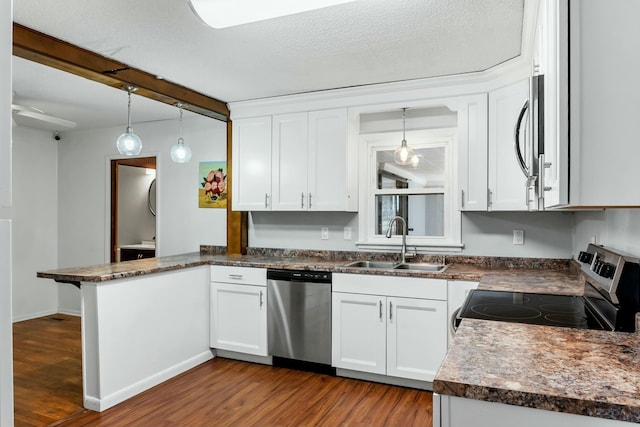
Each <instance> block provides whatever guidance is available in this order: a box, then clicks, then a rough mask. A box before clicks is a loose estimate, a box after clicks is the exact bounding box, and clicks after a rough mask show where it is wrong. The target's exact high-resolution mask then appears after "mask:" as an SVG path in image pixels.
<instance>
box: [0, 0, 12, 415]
mask: <svg viewBox="0 0 640 427" xmlns="http://www.w3.org/2000/svg"><path fill="white" fill-rule="evenodd" d="M12 31H13V2H12V1H11V0H9V1H3V2H0V105H3V106H5V107H4V108H2V109H0V425H2V426H11V425H13V339H12V338H13V337H12V322H11V311H12V309H11V228H12V224H11V221H10V220H8V219H6V218H7V216H5V215H6V213H5V212H4V211H3V209H2V208H9V207H10V206H11V109H10V108H8V105H10V103H11V53H12V51H13V47H12V34H13V33H12Z"/></svg>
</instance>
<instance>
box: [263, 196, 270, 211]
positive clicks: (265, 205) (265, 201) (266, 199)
mask: <svg viewBox="0 0 640 427" xmlns="http://www.w3.org/2000/svg"><path fill="white" fill-rule="evenodd" d="M264 207H265V208H268V207H269V193H264Z"/></svg>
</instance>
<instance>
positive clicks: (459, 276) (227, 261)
mask: <svg viewBox="0 0 640 427" xmlns="http://www.w3.org/2000/svg"><path fill="white" fill-rule="evenodd" d="M392 256H394V255H393V254H392ZM372 257H373V258H376V257H377V259H378V260H380V259H386V260H389V259H392V260H395V258H389V254H367V253H361V252H332V251H327V252H316V251H290V250H261V249H257V250H254V251H253V252H252V253H250V254H248V255H224V254H216V253H215V251H203V250H201V251H200V252H193V253H187V254H181V255H175V256H167V257H158V258H146V259H140V260H133V261H125V262H119V263H112V264H100V265H94V266H88V267H74V268H62V269H57V270H49V271H42V272H38V273H37V276H38V277H40V278H46V279H54V280H56V281H59V282H68V283H73V284H76V285H78V286H79V284H80V282H106V281H109V280H117V279H125V278H129V277H137V276H143V275H147V274H154V273H161V272H164V271H172V270H179V269H183V268H190V267H197V266H200V265H232V266H238V267H256V268H279V269H290V270H311V271H329V272H333V273H358V274H377V275H389V276H412V277H432V278H439V279H447V280H465V281H480V279H482V278H483V277H487V274H491V273H493V274H495V275H496V276H495V277H496V278H499V277H503V278H504V277H513V278H515V279H517V278H522V277H529V276H531V283H532V284H533V283H534V282H535V275H536V274H537V275H539V273H535V272H536V271H539V269H540V268H542V269H544V270H545V271H546V273H545V275H547V273H548V275H549V276H548V277H553V280H551V281H552V282H554V283H555V284H556V286H557V287H561V285H562V282H563V281H564V280H567V278H569V277H571V273H570V269H569V268H568V265H569V262H568V260H562V259H547V260H544V259H543V260H540V259H529V258H491V257H464V256H458V257H455V256H450V257H447V259H446V262H447V265H448V267H447V269H446V270H444V271H443V272H428V271H418V270H391V269H376V268H358V267H346V264H348V263H350V262H352V261H355V260H360V259H371V258H372ZM381 257H386V258H381ZM415 261H416V262H433V263H437V262H441V261H442V256H423V257H421V258H420V259H417V260H415ZM502 273H504V275H503V276H501V274H502ZM496 281H497V282H498V281H499V279H496ZM538 282H539V280H538ZM496 286H497V285H496ZM503 286H504V285H503Z"/></svg>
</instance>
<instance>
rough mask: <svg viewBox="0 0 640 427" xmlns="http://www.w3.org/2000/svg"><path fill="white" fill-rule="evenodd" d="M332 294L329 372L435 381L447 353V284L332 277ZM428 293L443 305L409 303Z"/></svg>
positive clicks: (431, 301)
mask: <svg viewBox="0 0 640 427" xmlns="http://www.w3.org/2000/svg"><path fill="white" fill-rule="evenodd" d="M404 281H407V282H406V283H404ZM401 284H403V285H401ZM367 288H368V289H370V290H377V291H383V292H381V293H380V294H375V295H373V294H367V293H364V292H366V290H365V289H367ZM394 288H395V289H394ZM416 288H421V289H416ZM429 288H432V289H429ZM333 289H334V293H333V301H332V303H333V305H332V334H333V340H332V365H333V366H335V367H336V368H342V369H349V370H354V371H360V372H367V373H372V374H380V375H388V376H393V377H398V378H409V379H414V380H420V381H433V378H434V377H435V374H436V371H437V370H438V368H439V367H440V364H441V363H442V360H443V358H444V355H445V353H446V351H447V332H446V331H447V329H446V323H447V302H446V281H444V280H442V281H441V280H439V279H417V278H400V277H389V276H367V275H346V274H334V276H333ZM344 289H351V290H353V291H354V292H341V291H340V290H344ZM336 290H338V291H339V292H336ZM431 290H433V291H435V293H436V294H437V297H438V298H442V299H440V300H436V299H427V298H413V297H411V293H412V292H416V294H418V296H421V297H422V296H425V295H424V294H425V293H426V294H429V293H430V291H431ZM442 290H444V293H442ZM394 293H396V295H399V296H395V295H393V294H394ZM385 294H386V295H385ZM420 294H422V295H420ZM442 295H444V297H442Z"/></svg>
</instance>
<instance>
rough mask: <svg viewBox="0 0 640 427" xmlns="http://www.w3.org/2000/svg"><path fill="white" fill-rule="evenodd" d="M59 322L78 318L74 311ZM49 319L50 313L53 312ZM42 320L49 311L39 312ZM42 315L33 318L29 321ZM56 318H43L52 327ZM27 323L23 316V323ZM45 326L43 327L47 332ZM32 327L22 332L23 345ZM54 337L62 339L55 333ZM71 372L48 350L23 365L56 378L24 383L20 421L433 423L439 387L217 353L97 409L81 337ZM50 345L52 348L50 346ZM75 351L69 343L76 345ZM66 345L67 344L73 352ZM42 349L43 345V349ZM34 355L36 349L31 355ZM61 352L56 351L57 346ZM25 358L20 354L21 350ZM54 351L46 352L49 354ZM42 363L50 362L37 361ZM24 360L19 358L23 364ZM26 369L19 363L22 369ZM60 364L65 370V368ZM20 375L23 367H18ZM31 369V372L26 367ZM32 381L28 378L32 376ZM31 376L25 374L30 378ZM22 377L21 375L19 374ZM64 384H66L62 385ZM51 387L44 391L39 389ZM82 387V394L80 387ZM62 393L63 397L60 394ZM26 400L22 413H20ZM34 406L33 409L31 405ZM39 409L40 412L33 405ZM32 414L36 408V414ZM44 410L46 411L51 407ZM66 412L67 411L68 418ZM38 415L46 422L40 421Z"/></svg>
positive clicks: (99, 423)
mask: <svg viewBox="0 0 640 427" xmlns="http://www.w3.org/2000/svg"><path fill="white" fill-rule="evenodd" d="M53 318H64V319H65V320H64V321H58V324H65V323H66V324H69V325H70V324H71V323H72V321H73V318H71V319H68V318H67V317H66V316H61V315H56V316H53ZM45 319H46V318H45ZM37 321H38V322H40V321H41V319H37ZM29 322H36V321H28V322H23V323H29ZM54 322H56V321H55V320H51V319H49V320H42V321H41V323H42V324H43V325H44V326H40V327H45V326H48V325H49V324H51V323H54ZM18 325H19V324H16V326H18ZM39 333H40V332H38V334H39ZM24 339H25V337H24V335H23V336H22V337H21V336H17V337H14V340H15V341H16V344H15V346H20V345H21V344H20V341H22V340H24ZM50 340H51V341H54V342H57V341H60V342H62V341H63V340H62V339H59V340H58V339H56V338H53V337H51V338H50ZM79 341H80V340H79V330H78V338H77V342H76V343H75V344H73V345H68V347H69V348H72V347H74V346H75V349H76V350H77V354H76V355H75V357H76V362H75V364H72V363H71V362H70V361H67V362H66V363H67V364H68V365H69V368H70V369H69V372H68V373H67V375H66V377H65V378H62V377H61V373H62V371H64V368H63V367H61V365H59V366H55V367H53V368H52V367H51V365H52V363H48V364H47V363H45V362H43V361H42V357H40V356H39V357H38V358H37V359H38V360H40V361H34V358H33V357H31V358H30V359H25V360H30V362H28V363H27V364H33V365H32V368H31V369H26V365H25V363H24V362H22V361H21V362H20V369H21V370H23V371H40V372H42V371H44V370H46V369H52V370H53V371H56V373H55V374H54V373H52V374H45V375H44V377H49V378H51V383H50V384H48V385H45V384H44V383H43V382H42V381H43V380H41V379H39V380H38V381H34V382H33V384H34V389H33V390H31V392H28V391H27V388H26V387H24V385H23V386H22V387H23V389H22V390H21V391H20V394H19V392H18V388H16V401H18V400H19V399H20V400H26V401H22V402H16V426H20V425H47V424H48V423H49V422H50V420H52V419H54V418H55V417H56V416H58V415H55V414H57V413H62V412H64V411H67V412H68V413H67V414H66V415H64V416H59V418H58V419H59V420H60V421H58V422H56V423H54V425H55V426H58V427H59V426H74V427H75V426H431V424H432V400H431V393H430V392H427V391H420V390H414V389H409V388H403V387H395V386H387V385H382V384H376V383H370V382H366V381H358V380H350V379H346V378H339V377H332V376H327V375H320V374H314V373H308V372H303V371H297V370H291V369H286V368H276V367H271V366H264V365H258V364H252V363H246V362H239V361H234V360H229V359H222V358H216V359H213V360H211V361H209V362H207V363H204V364H202V365H200V366H197V367H196V368H194V369H191V370H190V371H188V372H186V373H184V374H182V375H179V376H177V377H175V378H173V379H171V380H169V381H166V382H164V383H162V384H160V385H158V386H156V387H154V388H152V389H150V390H148V391H146V392H144V393H141V394H140V395H138V396H135V397H133V398H131V399H129V400H127V401H125V402H123V403H121V404H119V405H117V406H115V407H113V408H111V409H108V410H106V411H104V412H101V413H97V412H92V411H88V410H82V409H81V410H80V412H77V410H78V409H79V406H80V404H81V400H82V397H81V393H82V386H81V378H80V375H81V374H80V373H79V372H80V370H79V365H80V343H79ZM43 351H50V350H43ZM70 352H71V351H69V353H70ZM65 353H66V352H65ZM41 355H42V353H41ZM27 356H28V355H27ZM52 357H53V354H52ZM16 358H17V355H16ZM45 359H46V358H45ZM36 364H43V366H41V367H36V366H35V365H36ZM16 367H17V364H16ZM17 370H18V369H16V371H17ZM58 371H60V372H58ZM16 375H18V373H17V372H16ZM21 375H22V376H24V375H23V374H21ZM24 381H27V380H24ZM24 381H23V382H24ZM16 382H17V380H16ZM58 387H59V390H57V388H58ZM41 388H42V389H46V390H47V393H48V394H49V395H48V396H46V395H45V394H46V393H45V394H42V393H41V392H40V390H39V389H41ZM73 391H75V394H74V392H73ZM53 398H55V399H53ZM19 407H20V419H18V413H19ZM25 411H26V412H25ZM29 411H33V412H29ZM29 414H31V415H29ZM43 414H44V415H43ZM63 418H64V419H63ZM35 421H39V422H43V423H41V424H36V422H35Z"/></svg>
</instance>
